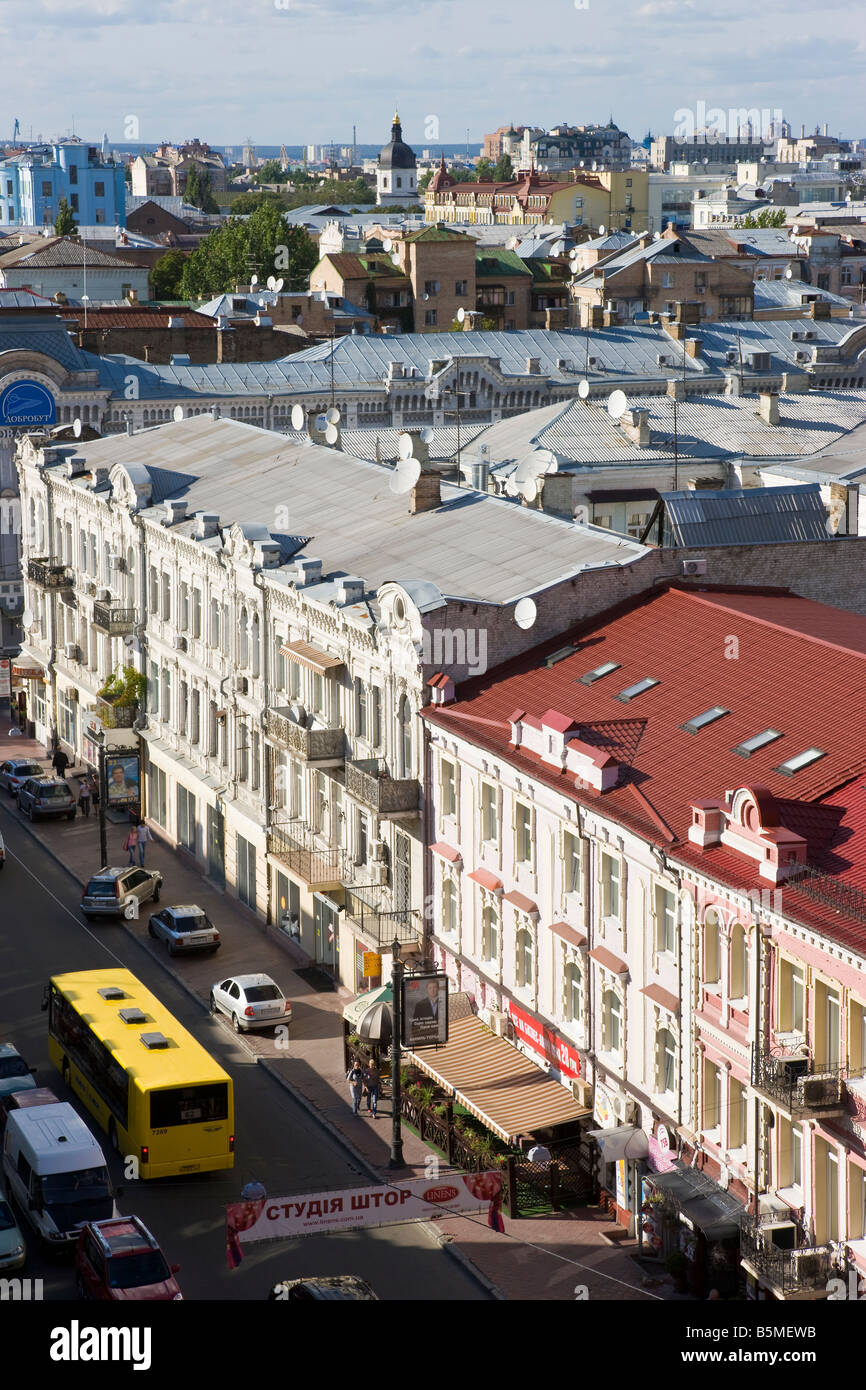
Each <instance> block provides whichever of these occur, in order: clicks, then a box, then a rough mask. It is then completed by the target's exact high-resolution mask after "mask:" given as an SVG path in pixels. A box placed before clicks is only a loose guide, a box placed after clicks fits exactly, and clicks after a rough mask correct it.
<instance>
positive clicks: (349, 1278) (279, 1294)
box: [268, 1274, 379, 1303]
mask: <svg viewBox="0 0 866 1390" xmlns="http://www.w3.org/2000/svg"><path fill="white" fill-rule="evenodd" d="M371 1299H375V1301H376V1302H377V1303H378V1302H379V1295H378V1294H377V1293H374V1292H373V1290H372V1289H371V1288H370V1285H369V1284H368V1283H367V1282H366V1280H364V1279H359V1278H358V1276H357V1274H333V1275H331V1274H326V1275H320V1276H317V1277H315V1278H312V1279H283V1280H282V1281H281V1283H279V1284H274V1286H273V1288H272V1289H271V1291H270V1293H269V1294H268V1300H269V1301H270V1300H275V1301H276V1302H278V1303H301V1302H303V1303H318V1302H320V1301H321V1302H324V1301H335V1302H341V1303H342V1302H345V1303H348V1302H353V1303H354V1302H367V1303H369V1302H370V1300H371Z"/></svg>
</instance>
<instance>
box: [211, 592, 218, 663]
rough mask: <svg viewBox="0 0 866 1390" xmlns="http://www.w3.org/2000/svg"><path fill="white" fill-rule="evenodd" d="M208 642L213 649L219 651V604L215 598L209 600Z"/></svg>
mask: <svg viewBox="0 0 866 1390" xmlns="http://www.w3.org/2000/svg"><path fill="white" fill-rule="evenodd" d="M210 644H211V646H212V647H213V649H214V651H215V652H216V651H219V645H220V606H219V603H218V602H217V600H216V599H215V598H212V599H211V601H210Z"/></svg>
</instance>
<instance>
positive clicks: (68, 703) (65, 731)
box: [57, 690, 78, 748]
mask: <svg viewBox="0 0 866 1390" xmlns="http://www.w3.org/2000/svg"><path fill="white" fill-rule="evenodd" d="M57 709H58V712H59V714H60V737H61V740H62V741H63V742H64V743H68V744H70V745H71V746H72V747H73V748H74V747H75V721H76V712H77V709H78V706H77V705H76V703H75V701H74V700H73V699H72V697H71V695H70V694H69V693H68V692H67V691H65V690H63V691H61V692H60V693H59V695H58V696H57Z"/></svg>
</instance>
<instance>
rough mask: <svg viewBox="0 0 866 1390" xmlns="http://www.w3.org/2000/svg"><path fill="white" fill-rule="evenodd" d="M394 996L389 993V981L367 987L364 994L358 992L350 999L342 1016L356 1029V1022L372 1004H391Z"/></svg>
mask: <svg viewBox="0 0 866 1390" xmlns="http://www.w3.org/2000/svg"><path fill="white" fill-rule="evenodd" d="M393 1002H394V996H393V994H392V993H391V985H390V982H389V983H388V984H387V985H379V986H378V987H377V988H376V989H368V990H367V992H366V994H359V995H358V997H357V999H350V1000H349V1002H348V1004H347V1005H346V1007H345V1009H344V1010H343V1018H344V1019H345V1020H346V1022H347V1023H349V1024H351V1026H352V1027H353V1028H354V1029H355V1030H356V1031H357V1028H358V1024H359V1023H360V1021H361V1018H362V1016H363V1015H364V1014H365V1013H366V1012H367V1010H368V1009H370V1008H372V1007H373V1005H374V1004H388V1005H389V1006H390V1005H391V1004H393Z"/></svg>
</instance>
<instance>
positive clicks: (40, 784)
mask: <svg viewBox="0 0 866 1390" xmlns="http://www.w3.org/2000/svg"><path fill="white" fill-rule="evenodd" d="M18 810H19V811H23V812H24V814H25V816H29V817H30V819H31V820H40V819H41V818H42V816H65V817H66V819H67V820H75V810H76V806H75V797H74V796H73V795H72V792H71V790H70V788H69V785H68V783H66V782H64V780H63V778H62V777H46V776H45V775H44V773H43V775H42V776H41V777H28V778H27V781H26V782H22V783H21V786H20V787H19V788H18Z"/></svg>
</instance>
